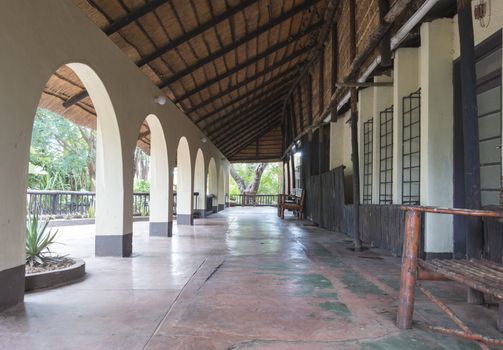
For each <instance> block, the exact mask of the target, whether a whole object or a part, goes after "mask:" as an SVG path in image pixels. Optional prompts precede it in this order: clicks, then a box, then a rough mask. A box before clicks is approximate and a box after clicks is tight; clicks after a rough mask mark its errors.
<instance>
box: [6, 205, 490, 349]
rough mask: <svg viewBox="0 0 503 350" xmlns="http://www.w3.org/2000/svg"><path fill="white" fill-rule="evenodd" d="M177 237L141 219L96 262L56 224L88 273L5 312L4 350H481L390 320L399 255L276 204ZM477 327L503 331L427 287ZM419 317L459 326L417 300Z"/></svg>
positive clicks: (85, 231) (76, 234)
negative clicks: (127, 246)
mask: <svg viewBox="0 0 503 350" xmlns="http://www.w3.org/2000/svg"><path fill="white" fill-rule="evenodd" d="M174 227H175V230H174V236H173V238H158V237H155V238H149V237H148V232H147V231H148V223H147V222H136V223H135V224H134V237H133V250H134V254H133V257H131V258H96V257H94V256H93V249H94V236H93V235H94V232H93V231H94V227H93V226H73V227H63V228H60V229H59V230H60V239H61V241H62V243H64V244H62V245H59V246H58V247H57V248H56V250H58V251H59V252H61V253H64V254H70V255H71V256H75V257H82V258H84V260H85V261H86V263H87V271H88V273H87V277H86V278H85V279H84V280H83V281H81V282H78V283H74V284H71V285H67V286H64V287H60V288H55V289H49V290H44V291H39V292H33V293H27V294H26V296H25V303H24V305H20V306H17V307H14V308H11V309H9V310H7V311H6V312H4V313H2V314H0V349H34V348H36V349H310V350H311V349H314V350H316V349H408V350H412V349H478V348H479V347H478V345H477V344H474V343H469V342H465V341H461V340H458V339H456V338H452V337H446V336H440V335H436V334H433V333H431V332H428V331H425V330H422V329H421V327H420V325H416V327H415V329H414V330H411V331H399V330H398V329H397V328H396V327H395V325H394V318H395V312H396V297H397V294H398V275H399V264H400V260H399V259H398V258H396V257H391V256H388V255H387V254H386V252H384V251H380V250H377V249H372V250H369V251H365V252H363V253H353V252H351V251H350V250H349V249H348V248H349V247H351V242H350V241H349V240H348V237H346V236H344V235H342V234H337V233H333V232H328V231H325V230H322V229H319V228H317V227H314V226H310V225H309V224H308V223H307V222H301V221H297V220H295V219H294V218H293V217H288V218H287V219H286V220H284V221H281V220H279V219H278V218H277V217H276V214H275V211H274V209H271V208H230V209H226V210H225V211H224V212H221V213H219V214H218V215H213V216H211V217H209V218H207V219H198V220H196V225H195V226H194V227H176V225H175V226H174ZM425 285H427V286H428V287H431V288H432V290H433V292H434V293H435V294H436V295H437V296H439V297H441V298H443V300H446V301H448V302H449V305H450V306H451V307H452V308H453V309H454V310H455V311H456V312H458V313H459V314H460V316H461V317H462V318H463V319H464V320H465V321H467V323H468V324H469V325H470V326H471V327H473V329H474V330H477V331H481V332H484V333H485V334H489V335H493V336H499V333H497V331H496V329H495V322H496V321H495V319H496V312H495V310H494V309H490V308H485V307H482V306H471V305H467V304H465V303H464V289H463V288H462V287H460V286H458V285H456V284H454V283H451V282H437V283H435V284H434V286H433V285H430V284H428V283H426V284H425ZM416 310H417V312H416V315H415V318H416V319H417V320H427V321H429V322H431V323H435V324H438V325H447V326H450V327H453V326H452V325H451V324H450V323H449V321H448V320H447V319H446V318H445V317H444V316H443V314H442V313H441V312H440V311H438V310H437V309H436V308H435V306H434V305H432V304H431V303H428V302H426V301H425V300H424V299H423V298H419V300H418V302H417V303H416Z"/></svg>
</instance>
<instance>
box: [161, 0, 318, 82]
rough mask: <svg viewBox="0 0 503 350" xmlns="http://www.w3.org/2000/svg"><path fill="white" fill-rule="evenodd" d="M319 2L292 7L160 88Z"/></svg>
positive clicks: (195, 64)
mask: <svg viewBox="0 0 503 350" xmlns="http://www.w3.org/2000/svg"><path fill="white" fill-rule="evenodd" d="M319 1H320V0H307V1H305V2H303V3H302V4H300V5H297V6H295V7H293V8H292V9H290V10H289V11H287V12H284V13H283V14H281V15H280V16H278V17H276V18H274V19H272V20H271V21H269V22H268V23H266V24H265V25H263V26H262V27H260V28H258V29H257V30H255V31H253V32H251V33H249V34H248V35H245V36H244V37H242V38H240V39H238V40H236V41H235V42H233V43H231V44H230V45H227V46H225V47H223V48H221V49H220V50H218V51H216V52H214V53H212V54H210V55H209V56H206V57H205V58H203V59H201V60H199V61H197V62H196V63H194V64H192V65H191V66H189V67H187V68H185V69H183V70H182V71H180V72H178V73H176V74H175V75H173V76H171V77H169V78H168V79H166V80H164V81H163V82H162V83H161V86H168V85H170V84H172V83H174V82H176V81H178V80H180V79H181V78H183V77H184V76H186V75H189V74H190V73H192V72H194V71H195V70H196V69H199V68H201V67H203V66H205V65H206V64H208V63H210V62H211V61H214V60H216V59H218V58H220V57H222V56H224V55H225V54H227V53H229V52H231V51H232V50H235V49H237V48H238V47H239V46H241V45H243V44H245V43H247V42H249V41H251V40H253V39H255V38H257V37H258V36H260V35H261V34H263V33H265V32H267V31H268V30H270V29H272V28H274V27H275V26H277V25H279V24H281V23H282V22H284V21H286V20H288V19H290V18H291V17H293V16H295V15H296V14H298V13H300V12H302V11H305V10H307V9H308V8H310V7H311V6H313V5H315V4H316V3H317V2H319ZM321 24H322V23H321V22H319V23H317V24H315V25H318V26H321Z"/></svg>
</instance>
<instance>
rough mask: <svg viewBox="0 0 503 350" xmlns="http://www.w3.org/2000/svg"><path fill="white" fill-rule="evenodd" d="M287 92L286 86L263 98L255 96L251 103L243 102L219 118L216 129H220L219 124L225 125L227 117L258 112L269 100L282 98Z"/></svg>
mask: <svg viewBox="0 0 503 350" xmlns="http://www.w3.org/2000/svg"><path fill="white" fill-rule="evenodd" d="M286 93H287V90H286V89H285V88H282V89H279V90H274V91H271V92H270V93H269V94H264V96H262V97H261V98H255V99H254V100H253V103H251V104H243V105H241V106H240V107H239V108H236V109H234V110H232V111H231V112H229V113H227V114H225V115H223V116H221V117H219V118H218V125H215V127H214V129H218V127H219V126H221V125H225V124H226V121H227V119H229V118H231V117H236V116H240V115H244V114H249V113H256V112H257V111H259V110H261V109H263V108H264V106H267V105H268V103H269V102H273V101H277V100H280V99H282V98H283V97H284V96H285V95H286Z"/></svg>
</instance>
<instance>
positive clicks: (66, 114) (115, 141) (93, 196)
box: [26, 63, 132, 261]
mask: <svg viewBox="0 0 503 350" xmlns="http://www.w3.org/2000/svg"><path fill="white" fill-rule="evenodd" d="M82 91H86V92H87V93H88V96H87V97H85V98H84V99H81V100H79V101H77V102H71V101H72V98H71V97H72V96H76V95H78V94H79V93H82ZM27 156H28V157H27V158H28V159H29V161H28V162H29V166H28V176H27V178H28V181H27V187H28V193H27V196H26V198H27V203H26V208H27V216H28V218H27V220H28V222H31V223H33V221H34V220H36V221H38V223H39V225H32V228H31V231H32V233H33V234H34V235H37V234H43V233H44V230H43V229H42V227H43V226H44V225H43V222H44V221H45V222H47V221H51V222H50V224H49V226H59V227H58V228H57V230H58V236H57V237H56V238H55V241H56V242H60V243H63V244H57V245H54V246H53V247H51V248H52V249H51V250H52V251H53V252H54V253H57V254H60V255H70V256H72V257H77V258H81V257H88V256H90V255H93V247H94V254H95V255H97V256H129V255H131V252H132V227H131V215H130V214H129V213H128V214H125V213H127V210H126V208H127V207H129V206H125V200H124V187H123V162H122V148H121V138H120V134H119V127H118V123H117V119H116V116H115V111H114V108H113V106H112V102H111V100H110V97H109V95H108V92H107V90H106V88H105V86H104V84H103V83H102V81H101V79H100V78H99V77H98V75H97V74H96V73H95V72H94V70H93V69H91V68H90V67H89V66H87V65H85V64H81V63H70V64H66V65H64V66H61V67H60V68H59V69H57V70H56V71H55V73H54V74H53V75H52V76H51V77H50V78H49V80H48V81H47V83H46V85H45V87H44V89H43V91H42V94H41V98H40V100H39V104H38V107H37V110H36V113H35V118H34V119H33V124H32V139H31V147H30V151H29V152H28V155H27ZM76 224H79V226H78V227H76V226H74V225H76ZM81 224H87V225H85V226H82V225H81ZM92 224H95V226H92ZM37 226H39V228H37ZM45 232H46V233H47V231H45ZM93 236H94V237H93ZM93 240H94V242H92V241H93ZM93 243H94V244H93ZM48 261H49V260H48Z"/></svg>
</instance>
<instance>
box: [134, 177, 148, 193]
mask: <svg viewBox="0 0 503 350" xmlns="http://www.w3.org/2000/svg"><path fill="white" fill-rule="evenodd" d="M134 192H143V193H147V192H150V182H148V181H147V180H143V179H135V181H134Z"/></svg>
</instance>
